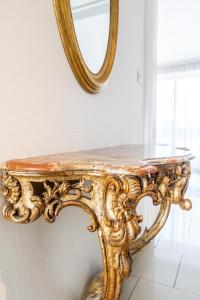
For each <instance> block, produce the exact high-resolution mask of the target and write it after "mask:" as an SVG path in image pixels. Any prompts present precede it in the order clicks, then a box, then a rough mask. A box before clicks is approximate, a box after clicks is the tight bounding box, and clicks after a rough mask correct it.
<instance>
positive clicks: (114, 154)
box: [1, 145, 193, 175]
mask: <svg viewBox="0 0 200 300" xmlns="http://www.w3.org/2000/svg"><path fill="white" fill-rule="evenodd" d="M192 158H193V156H192V154H191V152H190V151H189V150H188V149H183V148H175V149H174V148H170V147H168V146H164V145H158V146H156V147H151V148H149V147H145V146H142V145H122V146H116V147H109V148H101V149H94V150H88V151H79V152H68V153H61V154H55V155H46V156H38V157H33V158H24V159H15V160H9V161H7V162H6V163H5V164H4V165H3V166H1V169H6V170H9V171H19V172H65V171H69V170H73V171H76V170H77V171H80V170H87V171H89V170H91V171H104V172H107V173H120V174H135V175H144V174H146V173H154V172H156V170H157V167H156V166H157V165H160V164H169V163H177V162H180V161H188V160H191V159H192Z"/></svg>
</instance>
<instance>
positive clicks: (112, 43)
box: [54, 0, 119, 93]
mask: <svg viewBox="0 0 200 300" xmlns="http://www.w3.org/2000/svg"><path fill="white" fill-rule="evenodd" d="M54 8H55V14H56V19H57V23H58V28H59V32H60V36H61V40H62V44H63V47H64V50H65V54H66V56H67V58H68V61H69V63H70V65H71V68H72V70H73V72H74V75H75V76H76V78H77V80H78V81H79V83H80V84H81V86H82V87H83V88H84V89H85V90H86V91H87V92H89V93H98V92H100V91H101V90H102V89H103V88H104V86H105V85H106V83H107V81H108V78H109V75H110V73H111V70H112V66H113V62H114V58H115V52H116V46H117V35H118V11H119V0H110V30H109V40H108V47H107V52H106V56H105V60H104V63H103V66H102V68H101V70H100V71H99V72H98V73H97V74H94V73H92V72H91V71H90V70H89V68H88V67H87V65H86V64H85V62H84V59H83V57H82V54H81V51H80V48H79V45H78V41H77V37H76V32H75V28H74V24H73V18H72V13H71V5H70V0H54Z"/></svg>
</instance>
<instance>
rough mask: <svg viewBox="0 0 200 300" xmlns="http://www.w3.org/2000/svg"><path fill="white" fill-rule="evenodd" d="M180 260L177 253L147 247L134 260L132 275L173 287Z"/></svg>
mask: <svg viewBox="0 0 200 300" xmlns="http://www.w3.org/2000/svg"><path fill="white" fill-rule="evenodd" d="M180 259H181V254H180V253H179V252H178V251H169V250H167V251H165V250H164V249H159V248H151V247H148V246H147V248H144V249H143V250H142V251H141V252H140V253H139V254H138V255H137V257H136V258H135V259H134V261H133V267H132V269H133V271H132V274H133V275H134V276H136V277H141V278H143V279H148V280H153V281H156V282H158V283H162V284H165V285H168V286H172V287H173V286H174V283H175V279H176V276H177V271H178V267H179V263H180Z"/></svg>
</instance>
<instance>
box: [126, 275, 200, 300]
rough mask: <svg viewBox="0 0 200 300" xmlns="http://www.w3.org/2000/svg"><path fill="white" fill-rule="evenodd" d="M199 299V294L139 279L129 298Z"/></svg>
mask: <svg viewBox="0 0 200 300" xmlns="http://www.w3.org/2000/svg"><path fill="white" fill-rule="evenodd" d="M161 299H162V300H179V299H180V300H199V296H195V295H193V294H190V293H186V292H183V291H180V290H177V289H174V288H170V287H166V286H163V285H160V284H157V283H154V282H150V281H146V280H142V279H140V280H139V282H138V284H137V286H136V288H135V290H134V292H133V294H132V296H131V298H130V300H161Z"/></svg>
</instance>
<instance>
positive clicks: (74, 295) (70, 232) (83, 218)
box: [0, 201, 102, 300]
mask: <svg viewBox="0 0 200 300" xmlns="http://www.w3.org/2000/svg"><path fill="white" fill-rule="evenodd" d="M2 203H3V202H2V201H1V206H0V241H1V247H0V258H1V259H0V274H1V278H0V300H26V299H27V295H28V299H29V300H36V299H37V300H44V299H48V300H55V299H56V300H79V299H80V298H81V294H82V292H83V290H84V287H85V285H86V284H87V282H88V280H90V278H91V277H92V276H93V275H95V274H96V273H97V272H98V271H99V270H101V268H102V262H101V253H100V247H99V244H98V240H97V234H96V233H94V234H92V233H89V232H87V226H88V222H89V220H88V217H87V215H85V214H84V212H83V211H82V210H80V209H77V208H68V209H66V210H63V212H62V213H61V215H60V216H59V218H58V219H57V220H56V222H55V223H54V224H46V223H45V221H44V220H43V218H42V217H41V218H40V220H38V221H36V222H35V223H33V224H27V225H18V224H14V223H11V222H8V221H6V220H5V219H4V218H3V217H2V215H1V211H2ZM91 253H92V255H91ZM86 274H87V276H86ZM77 287H78V288H77Z"/></svg>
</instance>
